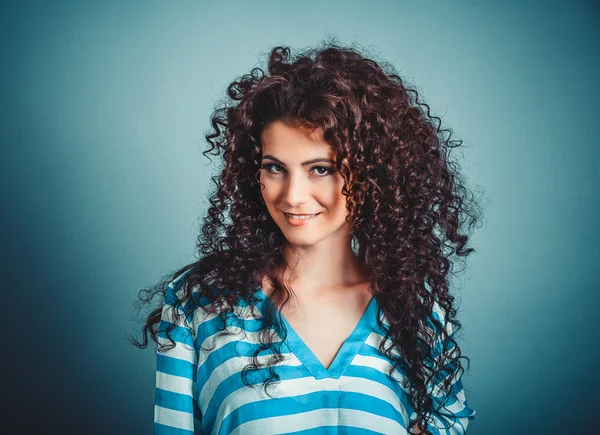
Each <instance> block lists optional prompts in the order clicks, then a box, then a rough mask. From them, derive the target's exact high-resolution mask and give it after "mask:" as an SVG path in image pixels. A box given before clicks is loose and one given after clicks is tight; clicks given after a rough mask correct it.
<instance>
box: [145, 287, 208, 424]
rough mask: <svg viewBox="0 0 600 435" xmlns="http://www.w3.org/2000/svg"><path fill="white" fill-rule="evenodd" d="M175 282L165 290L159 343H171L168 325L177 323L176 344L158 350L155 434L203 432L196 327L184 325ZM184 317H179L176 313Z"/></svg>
mask: <svg viewBox="0 0 600 435" xmlns="http://www.w3.org/2000/svg"><path fill="white" fill-rule="evenodd" d="M176 301H177V296H176V294H175V290H174V288H173V285H172V283H171V284H169V286H168V287H167V290H166V293H165V299H164V304H163V310H162V315H161V322H160V327H159V333H158V342H159V343H162V344H170V343H171V342H170V340H169V339H168V338H167V335H166V332H165V331H166V328H167V327H168V326H170V325H175V327H174V329H173V330H172V331H170V333H169V335H170V336H171V338H172V339H173V340H174V341H175V347H173V348H172V349H169V350H165V351H162V352H161V351H160V350H158V349H157V352H156V388H155V392H154V435H189V434H201V433H202V432H201V431H200V423H201V421H202V416H201V412H200V409H199V408H198V403H197V395H196V372H197V370H196V368H197V362H198V352H197V350H196V348H195V346H194V336H195V334H193V331H192V329H191V328H190V327H189V326H186V325H185V324H184V319H185V316H184V314H183V311H182V310H181V309H180V308H178V307H177V306H176ZM175 312H178V313H179V314H180V315H181V317H180V318H179V319H176V318H175V317H174V315H173V314H174V313H175Z"/></svg>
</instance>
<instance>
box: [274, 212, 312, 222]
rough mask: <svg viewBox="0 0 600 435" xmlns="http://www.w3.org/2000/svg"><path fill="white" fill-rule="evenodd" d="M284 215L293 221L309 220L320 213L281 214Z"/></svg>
mask: <svg viewBox="0 0 600 435" xmlns="http://www.w3.org/2000/svg"><path fill="white" fill-rule="evenodd" d="M283 214H284V215H286V217H288V218H290V219H294V220H306V219H310V218H313V217H315V216H318V215H320V214H321V213H320V212H319V213H315V214H292V213H285V212H283Z"/></svg>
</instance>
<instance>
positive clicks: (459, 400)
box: [429, 306, 476, 435]
mask: <svg viewBox="0 0 600 435" xmlns="http://www.w3.org/2000/svg"><path fill="white" fill-rule="evenodd" d="M434 317H436V318H437V319H438V320H439V321H440V322H441V324H442V325H444V323H445V321H444V317H443V315H442V310H441V309H440V308H439V306H438V307H437V309H434ZM445 329H446V331H447V332H448V334H449V336H450V337H452V338H455V336H454V331H453V330H452V324H451V323H449V322H448V323H446V325H445ZM442 351H443V346H442V342H441V340H440V339H439V335H438V341H437V342H436V346H435V349H434V355H436V356H439V355H440V354H441V352H442ZM454 352H455V345H454V344H453V343H452V342H451V341H450V340H449V339H448V340H447V348H446V349H445V353H446V354H450V355H452V354H453V353H454ZM443 374H444V376H441V377H440V378H439V379H438V382H437V383H436V385H435V386H434V387H433V388H432V389H431V398H432V400H433V405H434V409H435V408H437V407H438V406H439V404H440V403H444V406H442V407H441V408H440V409H439V411H437V412H434V413H433V415H432V417H433V421H432V422H431V423H430V424H429V430H430V431H431V433H432V434H433V435H463V434H466V432H467V428H468V426H469V422H470V420H472V419H474V418H475V414H476V411H475V410H474V409H472V408H470V407H469V405H468V403H467V398H466V396H465V391H464V388H463V384H462V377H461V375H460V372H459V371H458V362H457V361H455V360H453V361H452V362H451V363H449V364H448V365H446V367H445V369H444V370H443ZM448 377H450V378H451V379H452V381H451V385H452V386H451V388H450V391H449V392H448V393H447V394H442V392H441V384H442V382H443V380H444V379H445V378H448Z"/></svg>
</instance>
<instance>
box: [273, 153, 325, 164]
mask: <svg viewBox="0 0 600 435" xmlns="http://www.w3.org/2000/svg"><path fill="white" fill-rule="evenodd" d="M263 159H270V160H273V161H274V162H277V163H278V164H280V165H282V166H285V163H283V162H282V161H281V160H279V159H278V158H277V157H274V156H272V155H271V154H267V155H266V156H263ZM317 162H327V163H333V164H335V161H333V160H331V159H328V158H324V157H320V158H318V159H312V160H307V161H305V162H302V163H301V164H302V166H306V165H310V164H311V163H317Z"/></svg>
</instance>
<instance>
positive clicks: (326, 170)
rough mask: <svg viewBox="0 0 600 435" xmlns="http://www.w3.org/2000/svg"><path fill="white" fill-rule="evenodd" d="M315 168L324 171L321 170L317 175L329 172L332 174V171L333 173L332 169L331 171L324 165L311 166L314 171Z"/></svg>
mask: <svg viewBox="0 0 600 435" xmlns="http://www.w3.org/2000/svg"><path fill="white" fill-rule="evenodd" d="M317 169H323V171H324V172H321V173H320V174H319V175H329V174H332V173H333V171H332V170H331V169H329V168H326V167H324V166H315V167H314V168H313V170H315V171H316V170H317Z"/></svg>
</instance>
